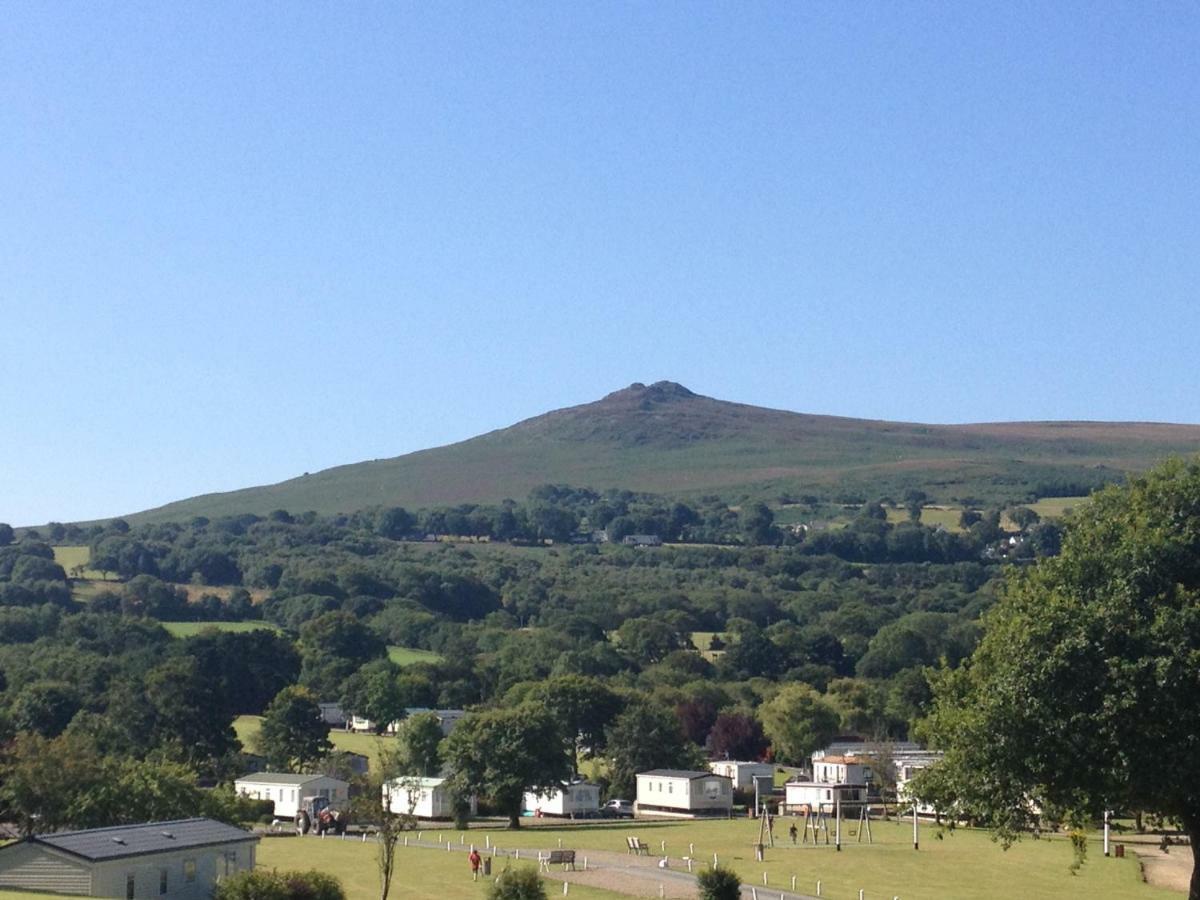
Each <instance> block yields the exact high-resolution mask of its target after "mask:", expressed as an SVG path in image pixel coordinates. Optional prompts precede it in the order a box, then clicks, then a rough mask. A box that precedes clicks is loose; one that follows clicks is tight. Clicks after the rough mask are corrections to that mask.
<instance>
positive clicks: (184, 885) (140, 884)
mask: <svg viewBox="0 0 1200 900" xmlns="http://www.w3.org/2000/svg"><path fill="white" fill-rule="evenodd" d="M257 844H258V837H257V836H256V835H254V834H251V833H250V832H248V831H243V830H242V829H240V828H234V827H233V826H232V825H225V824H224V823H222V822H216V821H214V820H212V819H180V820H177V821H171V822H148V823H146V824H143V825H118V826H115V827H112V828H91V829H88V830H87V831H62V832H58V833H57V834H43V835H35V836H34V837H29V838H25V839H23V840H20V841H17V842H16V843H14V844H9V845H8V846H7V847H4V848H2V849H0V888H3V889H6V890H23V891H47V892H53V893H58V894H75V895H79V896H82V897H124V898H126V900H142V898H146V900H149V898H156V900H161V898H167V900H208V898H209V897H210V896H211V895H212V891H213V887H214V885H215V884H216V883H217V879H219V878H223V877H225V876H227V875H233V874H234V873H236V872H241V871H244V870H249V869H253V868H254V855H255V848H256V846H257Z"/></svg>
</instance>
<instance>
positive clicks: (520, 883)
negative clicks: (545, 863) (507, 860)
mask: <svg viewBox="0 0 1200 900" xmlns="http://www.w3.org/2000/svg"><path fill="white" fill-rule="evenodd" d="M487 897H488V900H546V886H545V885H544V884H542V879H541V878H540V877H539V876H538V873H537V869H533V868H530V867H528V866H525V867H522V868H520V869H505V870H504V871H503V872H501V873H500V874H499V875H497V876H496V880H495V881H493V882H492V884H491V887H489V888H488V893H487Z"/></svg>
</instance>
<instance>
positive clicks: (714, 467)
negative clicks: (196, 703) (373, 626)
mask: <svg viewBox="0 0 1200 900" xmlns="http://www.w3.org/2000/svg"><path fill="white" fill-rule="evenodd" d="M1198 451H1200V426H1190V425H1164V424H1153V423H1098V422H1017V423H994V424H976V425H919V424H906V423H897V422H881V421H872V420H865V419H849V418H839V417H834V416H817V415H806V414H801V413H794V412H785V411H781V410H773V409H763V408H761V407H754V406H747V405H744V404H739V403H729V402H726V401H722V400H715V399H713V398H711V397H703V396H700V395H697V394H693V393H692V392H691V391H689V390H687V389H686V388H684V387H682V386H680V385H676V384H673V383H670V382H660V383H658V384H654V385H651V386H649V387H647V386H645V385H640V384H635V385H632V386H630V387H628V388H625V389H624V390H620V391H616V392H615V393H612V394H609V395H608V396H607V397H605V398H603V399H602V400H599V401H597V402H595V403H589V404H584V405H582V406H576V407H571V408H568V409H562V410H557V411H554V412H550V413H546V414H545V415H542V416H538V417H536V418H533V419H528V420H526V421H524V422H520V423H518V424H516V425H513V426H511V427H509V428H505V429H501V430H499V431H493V432H491V433H488V434H484V435H481V436H479V437H476V438H472V439H470V440H467V441H462V442H461V443H457V444H451V445H449V446H446V447H438V448H435V449H430V450H422V451H420V452H417V453H410V454H407V455H405V456H399V457H395V458H393V459H384V460H374V461H371V462H362V463H356V464H353V465H346V466H339V467H337V468H333V469H327V470H325V471H323V472H317V473H315V474H311V475H304V476H302V477H300V478H295V479H291V480H289V481H284V482H280V483H279V484H274V485H267V486H263V487H253V488H246V489H243V490H239V491H231V492H228V493H221V494H207V495H204V496H200V497H194V498H192V499H190V500H182V501H179V502H176V503H171V504H168V505H166V506H163V507H159V508H157V509H153V510H148V511H145V512H142V513H138V514H135V515H133V516H131V517H130V518H131V519H132V520H137V521H168V520H179V519H187V518H190V517H192V516H196V515H204V516H209V517H214V516H220V515H226V514H233V513H243V512H252V513H258V514H265V513H268V512H270V511H271V510H273V509H288V510H291V511H294V512H299V511H305V510H315V511H317V512H320V513H337V512H348V511H353V510H357V509H361V508H364V507H367V506H373V505H400V506H407V507H410V508H418V507H427V506H438V505H447V504H458V503H467V502H496V501H499V500H502V499H504V498H505V497H513V498H520V497H524V496H525V495H526V494H527V493H528V492H529V490H530V489H531V488H533V487H535V486H537V485H539V484H545V483H548V482H554V483H567V484H573V485H578V486H588V487H593V488H597V489H604V488H610V487H617V488H629V489H632V490H638V491H649V492H653V493H664V494H675V495H680V496H697V495H700V494H719V495H722V496H725V497H728V498H730V499H737V498H742V497H750V498H764V499H770V498H775V497H778V496H779V495H781V494H783V493H791V494H805V493H809V494H819V495H824V496H837V495H848V494H855V493H859V494H862V495H865V496H878V495H881V494H894V495H899V494H902V493H903V491H904V490H905V489H906V488H910V487H918V488H921V489H923V490H925V491H926V492H927V493H929V494H930V496H931V497H933V498H935V499H939V500H944V501H951V500H953V499H955V498H959V497H973V498H979V499H986V500H992V499H999V500H1009V499H1013V498H1019V497H1021V496H1022V495H1023V494H1024V493H1026V492H1029V491H1033V490H1037V491H1038V492H1039V493H1072V492H1074V491H1070V490H1054V489H1053V488H1050V487H1047V486H1048V485H1055V484H1058V485H1062V484H1076V485H1082V486H1083V487H1084V492H1086V489H1087V488H1090V487H1092V486H1095V485H1096V484H1098V483H1101V482H1103V481H1106V480H1112V479H1115V478H1117V477H1119V476H1120V475H1122V474H1123V473H1125V472H1128V471H1136V470H1141V469H1145V468H1147V467H1149V466H1150V465H1152V464H1153V463H1155V462H1156V461H1158V460H1160V459H1162V458H1164V457H1166V456H1168V455H1171V454H1192V453H1196V452H1198ZM1039 486H1041V489H1040V490H1039Z"/></svg>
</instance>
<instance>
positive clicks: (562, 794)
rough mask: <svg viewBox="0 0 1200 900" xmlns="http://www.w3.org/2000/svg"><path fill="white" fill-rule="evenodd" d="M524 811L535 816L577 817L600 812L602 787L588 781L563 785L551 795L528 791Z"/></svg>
mask: <svg viewBox="0 0 1200 900" xmlns="http://www.w3.org/2000/svg"><path fill="white" fill-rule="evenodd" d="M524 809H525V811H526V812H531V813H533V814H534V815H538V814H539V813H540V814H542V815H545V816H577V815H590V814H593V813H596V812H599V810H600V787H599V785H595V784H590V783H588V782H586V781H579V782H576V783H575V784H567V785H563V786H562V787H561V788H559V789H558V790H557V791H551V792H550V793H549V794H535V793H533V792H532V791H526V793H525V804H524Z"/></svg>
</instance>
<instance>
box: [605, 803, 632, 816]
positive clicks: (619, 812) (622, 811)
mask: <svg viewBox="0 0 1200 900" xmlns="http://www.w3.org/2000/svg"><path fill="white" fill-rule="evenodd" d="M601 813H602V814H603V815H604V816H605V817H606V818H609V819H632V818H633V804H632V803H630V802H629V801H628V800H609V801H608V802H607V803H605V804H604V807H603V809H601Z"/></svg>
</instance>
